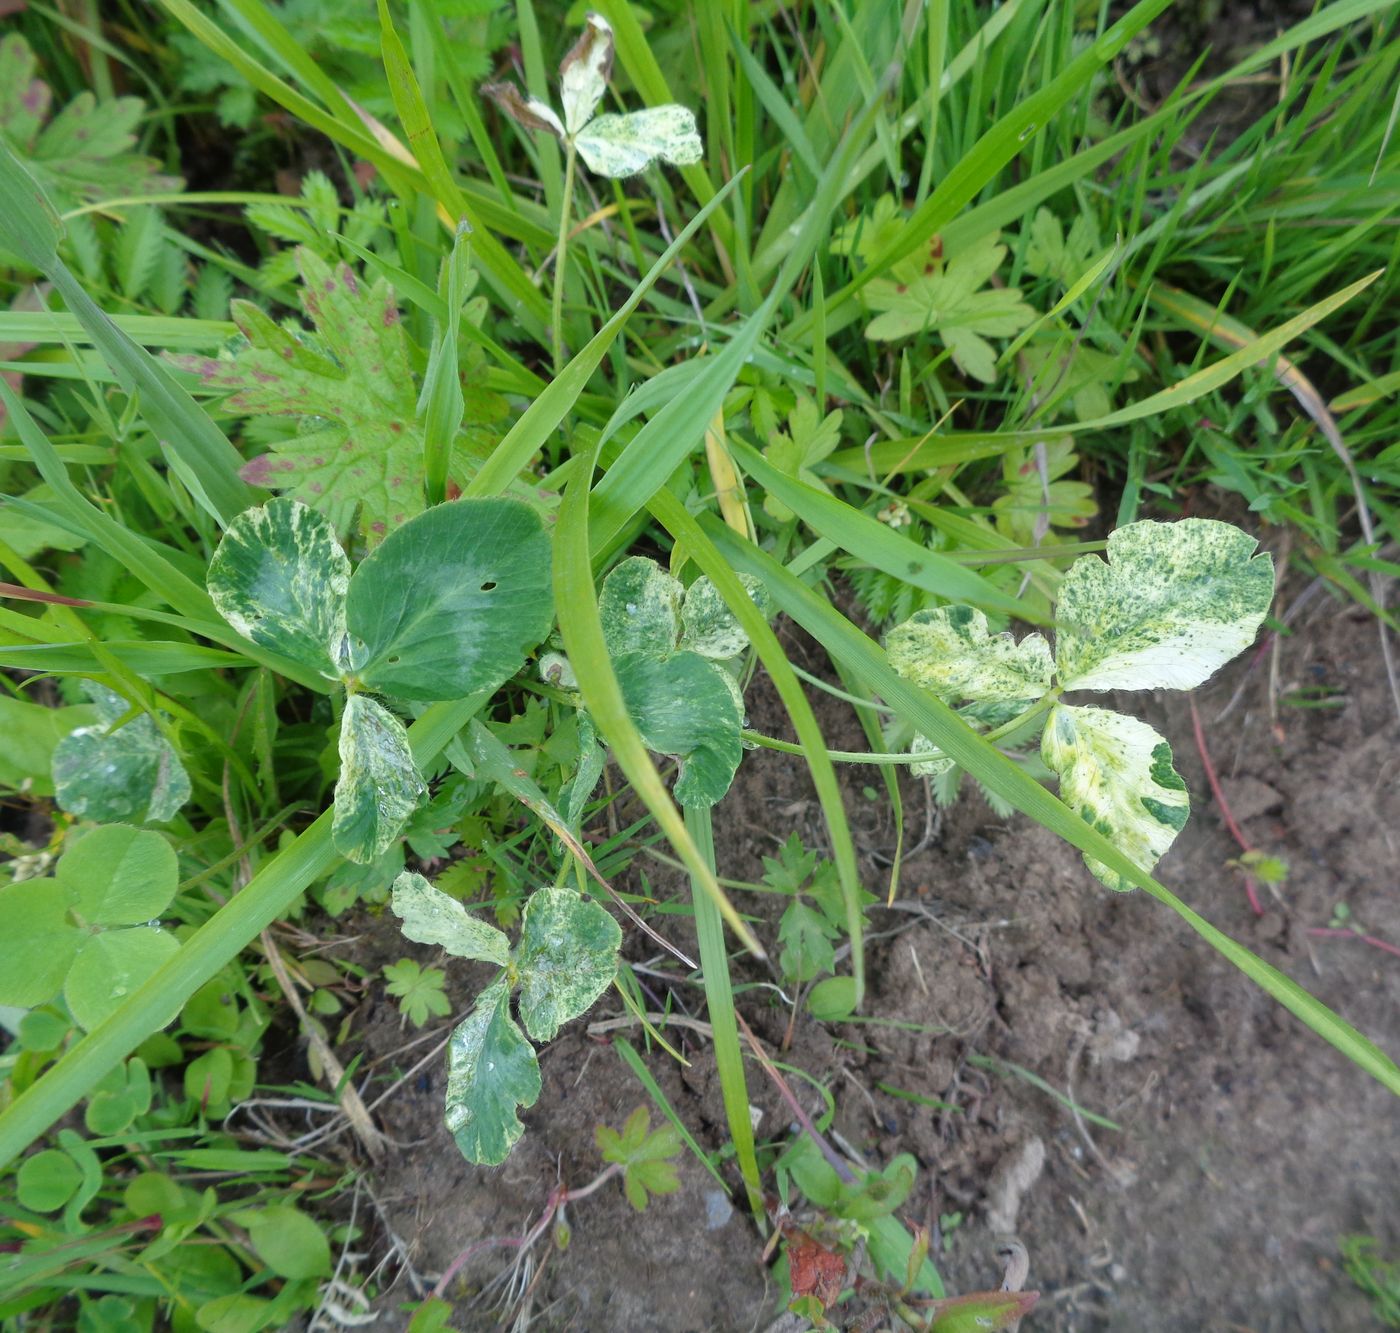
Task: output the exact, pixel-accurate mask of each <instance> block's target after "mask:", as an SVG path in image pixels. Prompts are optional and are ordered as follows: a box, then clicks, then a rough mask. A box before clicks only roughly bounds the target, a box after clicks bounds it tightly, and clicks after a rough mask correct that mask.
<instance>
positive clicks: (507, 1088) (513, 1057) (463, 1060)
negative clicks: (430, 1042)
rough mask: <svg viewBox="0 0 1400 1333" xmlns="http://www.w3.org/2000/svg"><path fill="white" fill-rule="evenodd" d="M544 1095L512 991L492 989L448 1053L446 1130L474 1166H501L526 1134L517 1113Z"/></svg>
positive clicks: (459, 1030) (462, 1025)
mask: <svg viewBox="0 0 1400 1333" xmlns="http://www.w3.org/2000/svg"><path fill="white" fill-rule="evenodd" d="M539 1095H540V1066H539V1062H538V1061H537V1060H536V1059H535V1050H534V1047H533V1046H531V1045H530V1043H529V1042H528V1041H526V1040H525V1037H524V1035H523V1034H522V1033H521V1031H520V1029H519V1028H518V1027H516V1025H515V1020H514V1019H512V1018H511V1016H510V987H509V986H508V985H507V984H506V982H505V981H504V980H501V981H498V982H496V983H495V984H494V985H491V986H488V987H487V988H486V989H485V990H484V991H482V993H481V995H480V997H479V998H478V999H477V1002H476V1008H475V1009H474V1010H473V1011H472V1013H471V1016H470V1017H469V1018H466V1019H464V1020H463V1021H462V1022H461V1023H459V1024H458V1025H457V1028H456V1030H455V1031H454V1032H453V1033H452V1039H451V1041H450V1042H449V1044H448V1048H447V1114H446V1122H447V1128H448V1129H449V1130H451V1132H452V1137H453V1138H455V1139H456V1140H457V1146H458V1147H459V1148H460V1149H461V1150H462V1155H463V1156H464V1157H465V1158H466V1159H467V1161H469V1162H476V1163H477V1164H478V1165H481V1166H499V1165H500V1163H502V1162H504V1161H505V1160H506V1158H507V1156H509V1154H510V1150H511V1149H512V1148H513V1147H514V1146H515V1143H516V1140H517V1139H519V1137H520V1136H521V1134H523V1133H524V1132H525V1126H524V1125H522V1124H521V1123H520V1118H519V1116H518V1115H517V1114H516V1110H517V1108H518V1107H521V1106H533V1105H534V1104H535V1099H536V1098H537V1097H538V1096H539Z"/></svg>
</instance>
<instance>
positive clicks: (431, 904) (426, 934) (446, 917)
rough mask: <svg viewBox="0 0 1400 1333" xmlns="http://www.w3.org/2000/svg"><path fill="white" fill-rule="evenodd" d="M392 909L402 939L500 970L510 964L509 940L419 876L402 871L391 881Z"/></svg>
mask: <svg viewBox="0 0 1400 1333" xmlns="http://www.w3.org/2000/svg"><path fill="white" fill-rule="evenodd" d="M393 908H394V913H395V915H396V916H398V918H399V920H400V921H401V922H402V923H403V924H402V925H401V926H400V927H399V929H400V930H402V931H403V934H404V938H405V939H410V940H413V941H415V942H416V943H418V944H436V945H438V946H439V947H440V948H443V949H445V950H447V952H448V953H450V954H453V955H455V956H456V957H458V958H476V959H479V960H480V961H481V962H484V963H495V964H496V965H497V966H499V967H504V966H505V965H506V964H507V963H508V962H509V961H510V941H509V940H508V939H507V938H506V937H505V936H504V935H503V934H502V933H501V932H500V931H499V930H497V929H496V927H495V926H492V925H488V924H487V923H486V922H485V921H482V920H481V919H480V918H479V917H474V916H472V914H471V913H470V912H468V911H467V909H466V908H465V907H463V906H462V904H461V903H459V902H458V901H457V900H456V899H455V898H449V897H448V896H447V894H445V893H443V892H442V890H441V889H435V888H434V887H433V886H432V885H431V884H429V883H428V881H427V880H426V879H424V878H423V876H422V875H415V874H413V873H412V872H411V871H405V872H404V873H403V874H402V875H400V876H399V877H398V879H396V880H395V881H394V896H393Z"/></svg>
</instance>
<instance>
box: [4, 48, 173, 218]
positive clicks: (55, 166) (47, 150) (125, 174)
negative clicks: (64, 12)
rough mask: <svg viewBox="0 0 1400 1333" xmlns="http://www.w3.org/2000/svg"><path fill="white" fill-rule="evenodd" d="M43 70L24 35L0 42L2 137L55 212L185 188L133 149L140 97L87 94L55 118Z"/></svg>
mask: <svg viewBox="0 0 1400 1333" xmlns="http://www.w3.org/2000/svg"><path fill="white" fill-rule="evenodd" d="M37 73H38V61H37V60H36V58H35V56H34V52H33V51H32V50H31V49H30V47H29V43H28V42H26V41H25V39H24V38H23V37H22V36H21V35H20V34H19V33H17V32H12V33H10V34H9V35H7V36H6V37H4V38H3V39H0V138H2V139H4V140H5V141H6V142H7V143H8V145H9V147H10V148H11V149H12V150H13V151H14V154H15V156H16V157H18V158H19V159H20V161H21V162H22V163H23V164H24V166H25V167H26V168H27V169H28V171H29V172H30V174H31V175H32V176H33V177H34V179H35V180H37V181H38V182H39V184H40V185H41V186H42V187H43V189H44V192H45V193H46V194H47V195H48V197H49V199H50V200H51V201H52V202H53V203H54V205H55V206H56V207H58V208H64V207H67V206H70V205H72V204H76V203H82V202H85V201H94V200H99V199H112V198H116V197H117V196H119V195H134V194H147V193H154V192H157V191H163V190H178V189H179V188H180V184H181V182H180V181H179V180H178V179H177V178H175V177H171V176H161V175H158V174H157V172H158V170H159V168H160V163H159V162H157V161H156V160H155V159H154V158H150V157H143V156H141V155H140V154H139V153H133V152H131V151H130V150H131V148H132V146H133V145H134V144H135V143H136V133H135V131H136V127H137V126H138V125H139V124H140V122H141V118H142V116H144V115H145V111H146V108H145V104H144V103H143V102H142V101H141V99H140V98H139V97H116V98H111V99H109V100H106V101H101V102H99V101H98V100H97V98H96V97H94V96H93V94H92V93H90V92H81V93H79V94H78V95H77V96H76V97H75V98H73V100H72V101H71V102H69V103H68V105H67V106H66V107H64V108H63V110H62V111H60V112H59V113H58V115H56V116H55V117H54V118H53V119H52V120H49V110H50V107H51V104H52V102H53V92H52V90H51V89H50V88H49V85H48V84H46V83H45V82H44V81H43V80H42V79H40V78H38V77H37ZM46 122H47V123H46Z"/></svg>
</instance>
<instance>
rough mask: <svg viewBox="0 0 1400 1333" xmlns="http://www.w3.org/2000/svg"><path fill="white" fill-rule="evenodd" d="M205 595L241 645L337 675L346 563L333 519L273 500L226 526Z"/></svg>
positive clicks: (347, 576) (347, 584)
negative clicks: (246, 641)
mask: <svg viewBox="0 0 1400 1333" xmlns="http://www.w3.org/2000/svg"><path fill="white" fill-rule="evenodd" d="M205 581H206V583H207V585H208V588H209V596H210V598H211V599H212V600H213V603H214V606H215V607H216V608H217V610H218V612H219V614H220V615H221V616H223V618H224V619H225V620H227V621H228V623H229V624H230V625H232V626H233V628H234V629H236V630H237V631H238V632H239V633H240V634H241V635H243V637H244V638H245V639H250V640H251V641H252V642H253V643H256V644H260V645H261V646H262V647H264V648H268V649H270V650H271V651H273V652H275V653H281V654H282V655H283V656H284V657H289V658H291V659H292V661H294V662H298V663H300V664H301V665H302V666H305V667H309V668H310V669H311V670H312V671H315V672H317V673H319V674H320V675H322V676H326V677H328V678H331V679H334V678H336V677H338V676H339V675H340V670H339V668H338V665H337V663H338V660H339V658H340V655H341V648H342V644H343V642H344V639H345V597H346V594H347V593H348V591H349V588H350V561H349V559H348V557H347V556H346V554H345V552H344V550H343V549H342V548H341V545H340V543H339V542H338V541H337V540H336V536H335V529H334V528H333V527H332V526H331V523H330V520H329V519H327V518H326V517H325V516H324V515H323V514H320V513H318V512H317V511H316V510H314V509H308V508H307V507H306V506H305V505H303V504H298V503H297V501H295V500H289V499H276V500H270V501H268V503H267V504H265V505H263V506H262V507H261V508H259V509H249V510H247V511H245V512H244V513H242V514H240V515H239V516H238V517H237V518H236V519H234V521H233V522H232V523H231V524H230V525H229V527H228V530H227V531H226V532H225V533H224V536H223V540H222V541H220V542H219V546H218V549H217V550H216V551H215V552H214V558H213V559H212V560H211V561H210V562H209V573H208V575H207V577H206V580H205Z"/></svg>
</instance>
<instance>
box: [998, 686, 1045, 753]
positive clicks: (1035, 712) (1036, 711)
mask: <svg viewBox="0 0 1400 1333" xmlns="http://www.w3.org/2000/svg"><path fill="white" fill-rule="evenodd" d="M1060 693H1061V691H1060V689H1059V688H1058V687H1056V688H1055V689H1053V690H1049V691H1047V692H1046V694H1045V695H1044V697H1043V698H1040V699H1037V700H1036V701H1035V703H1033V704H1032V705H1031V706H1030V707H1029V708H1027V709H1026V710H1025V712H1023V713H1017V714H1016V716H1015V717H1013V718H1012V719H1011V721H1010V722H1003V723H1002V724H1001V726H999V727H996V728H994V729H993V730H992V731H989V732H988V733H987V734H986V735H985V736H984V737H983V738H982V739H983V740H987V741H999V740H1001V738H1002V737H1003V736H1009V735H1011V733H1012V732H1014V731H1019V730H1020V729H1021V728H1022V727H1024V726H1025V725H1026V723H1027V722H1029V721H1030V720H1031V719H1032V718H1033V717H1039V716H1040V714H1041V713H1048V712H1049V711H1050V709H1052V708H1053V707H1054V706H1055V704H1056V702H1057V701H1058V700H1059V697H1060Z"/></svg>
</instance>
